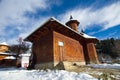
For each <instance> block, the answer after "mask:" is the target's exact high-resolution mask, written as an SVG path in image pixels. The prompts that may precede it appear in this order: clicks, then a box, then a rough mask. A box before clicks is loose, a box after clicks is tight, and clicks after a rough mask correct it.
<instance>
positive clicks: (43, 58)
mask: <svg viewBox="0 0 120 80" xmlns="http://www.w3.org/2000/svg"><path fill="white" fill-rule="evenodd" d="M33 54H34V57H35V59H36V60H35V61H36V63H42V62H50V61H53V36H52V32H50V33H49V34H47V35H46V36H44V37H42V38H41V39H40V40H39V41H35V42H34V43H33Z"/></svg>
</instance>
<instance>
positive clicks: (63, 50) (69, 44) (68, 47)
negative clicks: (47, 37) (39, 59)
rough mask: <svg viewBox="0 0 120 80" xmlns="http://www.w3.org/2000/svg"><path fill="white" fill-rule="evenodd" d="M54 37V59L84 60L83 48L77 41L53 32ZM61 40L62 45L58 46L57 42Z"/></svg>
mask: <svg viewBox="0 0 120 80" xmlns="http://www.w3.org/2000/svg"><path fill="white" fill-rule="evenodd" d="M53 38H54V61H74V62H77V61H79V62H80V61H81V62H84V54H83V48H82V45H81V43H80V42H79V41H77V40H75V39H72V38H70V37H67V36H65V35H62V34H60V33H57V32H55V31H54V32H53ZM59 41H60V42H63V43H64V46H59V45H58V42H59Z"/></svg>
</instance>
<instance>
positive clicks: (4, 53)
mask: <svg viewBox="0 0 120 80" xmlns="http://www.w3.org/2000/svg"><path fill="white" fill-rule="evenodd" d="M0 54H3V55H16V54H15V53H6V52H0Z"/></svg>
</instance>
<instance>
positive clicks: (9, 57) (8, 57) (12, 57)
mask: <svg viewBox="0 0 120 80" xmlns="http://www.w3.org/2000/svg"><path fill="white" fill-rule="evenodd" d="M4 59H16V58H15V57H14V56H7V57H5V58H4Z"/></svg>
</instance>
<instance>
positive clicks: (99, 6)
mask: <svg viewBox="0 0 120 80" xmlns="http://www.w3.org/2000/svg"><path fill="white" fill-rule="evenodd" d="M70 15H72V16H73V18H74V19H77V20H78V21H80V25H79V30H80V29H81V27H82V28H83V29H84V31H85V33H86V34H88V35H91V36H95V37H97V38H98V39H106V38H111V37H114V38H120V1H119V0H9V1H8V0H0V42H7V43H9V44H14V43H17V40H18V38H19V37H22V38H25V37H26V36H28V35H29V34H30V33H31V32H33V31H34V30H35V29H36V28H38V27H39V26H40V25H41V24H43V23H44V22H45V21H46V20H47V19H49V18H50V17H55V18H56V19H58V20H59V21H61V23H63V24H65V22H67V21H68V20H69V17H70Z"/></svg>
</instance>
